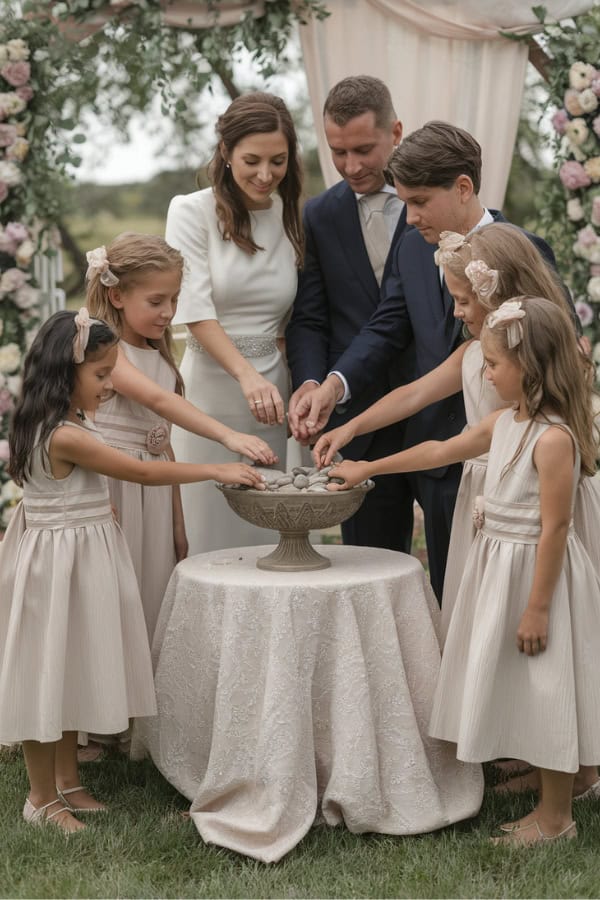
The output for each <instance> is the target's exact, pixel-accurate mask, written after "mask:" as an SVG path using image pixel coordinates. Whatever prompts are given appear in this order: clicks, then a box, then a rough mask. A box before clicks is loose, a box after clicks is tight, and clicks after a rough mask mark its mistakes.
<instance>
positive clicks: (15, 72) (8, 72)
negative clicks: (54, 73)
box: [0, 61, 31, 87]
mask: <svg viewBox="0 0 600 900" xmlns="http://www.w3.org/2000/svg"><path fill="white" fill-rule="evenodd" d="M0 75H2V77H3V78H4V80H5V81H8V83H9V84H10V86H11V87H21V86H22V85H24V84H27V82H28V81H29V76H30V75H31V66H30V65H29V63H28V62H22V61H21V62H9V63H6V65H5V66H2V68H1V69H0Z"/></svg>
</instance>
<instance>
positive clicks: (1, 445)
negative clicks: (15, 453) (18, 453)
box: [0, 441, 10, 462]
mask: <svg viewBox="0 0 600 900" xmlns="http://www.w3.org/2000/svg"><path fill="white" fill-rule="evenodd" d="M9 457H10V451H9V449H8V441H0V460H2V462H8V460H9Z"/></svg>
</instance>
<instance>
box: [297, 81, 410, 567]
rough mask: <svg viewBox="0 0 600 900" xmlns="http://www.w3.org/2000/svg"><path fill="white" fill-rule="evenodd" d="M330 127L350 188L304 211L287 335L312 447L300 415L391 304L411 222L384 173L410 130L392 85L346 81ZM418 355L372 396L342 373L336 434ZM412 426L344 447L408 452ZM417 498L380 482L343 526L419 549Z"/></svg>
mask: <svg viewBox="0 0 600 900" xmlns="http://www.w3.org/2000/svg"><path fill="white" fill-rule="evenodd" d="M323 112H324V128H325V133H326V136H327V141H328V143H329V146H330V148H331V156H332V159H333V162H334V165H335V167H336V168H337V170H338V172H339V173H340V175H341V176H342V178H343V181H342V182H340V183H339V184H336V185H335V186H334V187H332V188H330V189H329V190H327V191H325V192H324V193H323V194H320V195H319V196H318V197H315V198H313V199H311V200H309V201H308V202H307V203H306V205H305V208H304V228H305V237H306V255H305V262H304V267H303V269H302V270H301V272H300V277H299V286H298V293H297V296H296V300H295V303H294V309H293V314H292V318H291V320H290V323H289V325H288V328H287V331H286V350H287V359H288V364H289V366H290V371H291V374H292V384H293V388H294V394H293V395H292V398H291V400H290V405H289V422H290V427H291V429H292V431H293V433H294V436H295V437H296V438H297V439H298V440H300V441H301V442H303V443H308V440H309V438H310V434H309V430H308V426H307V424H306V422H305V421H304V420H300V419H299V418H298V417H297V416H296V408H297V406H298V403H299V402H301V401H302V398H304V399H306V398H307V397H309V396H310V395H311V394H312V392H313V391H315V390H316V389H317V388H318V387H319V385H320V384H321V383H322V382H323V381H324V380H325V379H326V378H327V376H328V375H329V374H330V373H332V372H333V371H335V370H336V363H337V360H338V359H339V358H340V357H341V356H342V355H343V354H344V352H345V351H346V350H347V348H348V347H349V346H350V345H351V343H352V341H353V339H354V338H355V337H356V336H357V335H358V333H359V332H360V330H361V328H362V327H363V325H365V324H366V323H367V322H368V321H369V319H370V318H371V316H372V315H373V313H374V312H375V310H376V309H377V307H378V304H379V303H380V300H381V287H382V286H383V285H384V284H385V282H386V279H387V277H388V275H389V271H390V263H391V258H392V253H393V250H394V249H395V248H396V247H397V246H398V243H399V241H400V238H401V236H402V234H403V232H404V229H405V225H406V217H405V214H404V209H403V204H402V202H401V201H400V200H399V199H398V196H397V194H396V192H395V190H394V188H393V187H392V186H391V185H390V184H387V183H386V180H385V177H384V168H385V166H386V163H387V161H388V158H389V156H390V154H391V152H392V150H393V148H394V147H395V146H396V145H397V144H398V143H399V141H400V138H401V137H402V125H401V123H400V122H399V121H398V119H397V116H396V113H395V111H394V108H393V104H392V99H391V96H390V93H389V91H388V89H387V87H386V86H385V85H384V84H383V82H382V81H380V80H379V79H378V78H372V77H370V76H366V75H365V76H356V77H350V78H344V79H343V81H341V82H339V83H338V84H336V85H335V86H334V87H333V88H332V90H331V91H330V92H329V95H328V97H327V100H326V101H325V107H324V111H323ZM409 358H410V349H408V350H403V352H402V353H401V354H396V358H395V359H393V360H392V359H390V360H389V361H388V362H387V363H386V364H384V365H383V366H382V367H381V368H380V370H379V371H378V374H377V377H376V378H375V379H373V380H371V381H370V383H369V384H368V385H366V386H365V388H364V389H360V390H357V389H353V390H352V396H351V397H350V396H349V391H348V389H347V385H346V384H345V383H344V378H343V375H341V374H337V375H335V374H333V375H331V377H332V378H333V379H334V380H336V381H337V384H338V386H339V388H340V393H339V396H340V399H341V400H343V403H344V407H343V410H342V408H341V407H340V408H338V410H337V411H334V413H333V415H332V417H331V427H334V426H335V425H339V424H341V423H342V422H345V421H347V420H348V419H350V418H352V417H353V416H356V415H358V413H360V412H362V410H364V409H366V408H367V407H368V406H370V405H371V404H372V403H374V402H375V401H376V400H378V399H379V398H380V397H382V396H383V395H384V394H386V393H387V392H388V391H390V390H392V389H393V388H395V387H398V385H400V384H401V383H403V382H404V381H407V380H409V372H410V365H408V360H409ZM404 430H405V426H404V425H403V424H400V425H392V426H390V427H388V428H385V429H382V430H381V431H378V432H376V433H375V434H369V435H363V436H361V437H359V438H357V439H356V440H355V441H352V443H351V444H349V445H348V447H346V448H344V454H345V455H346V456H347V458H350V459H376V458H378V457H380V456H382V455H387V454H389V453H394V452H396V451H397V450H399V449H401V447H402V445H403V436H404ZM412 527H413V494H412V489H411V487H410V483H409V480H408V478H407V477H406V476H405V475H386V476H383V477H382V478H380V479H377V484H376V486H375V488H374V489H373V490H372V491H371V492H370V493H369V494H368V495H367V497H366V498H365V501H364V503H363V505H362V507H361V509H360V510H359V511H358V513H356V514H355V515H354V516H352V518H351V519H349V520H348V521H347V522H344V523H343V524H342V536H343V540H344V543H346V544H358V545H363V546H372V547H385V548H388V549H391V550H402V551H405V552H410V546H411V539H412Z"/></svg>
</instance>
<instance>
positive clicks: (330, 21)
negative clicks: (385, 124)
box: [300, 0, 593, 208]
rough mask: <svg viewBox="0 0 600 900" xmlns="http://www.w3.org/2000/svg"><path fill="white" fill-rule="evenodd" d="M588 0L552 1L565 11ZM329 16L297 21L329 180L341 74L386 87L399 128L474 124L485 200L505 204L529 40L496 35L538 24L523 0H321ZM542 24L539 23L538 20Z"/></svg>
mask: <svg viewBox="0 0 600 900" xmlns="http://www.w3.org/2000/svg"><path fill="white" fill-rule="evenodd" d="M592 5H593V3H591V2H577V0H570V2H553V0H548V2H546V4H545V6H546V8H547V10H548V14H549V15H552V16H555V17H558V18H565V17H568V16H573V15H579V14H581V13H583V12H585V11H586V10H588V9H590V8H591V7H592ZM327 7H328V9H329V11H330V13H331V15H330V16H329V17H328V18H327V19H325V20H324V21H322V22H317V21H311V22H309V24H308V25H307V26H306V27H303V28H301V29H300V36H301V41H302V49H303V54H304V61H305V66H306V72H307V79H308V87H309V93H310V98H311V104H312V109H313V115H314V118H315V123H317V124H316V129H315V130H316V133H317V137H318V141H319V159H320V162H321V168H322V170H323V174H324V178H325V182H326V184H327V185H331V184H333V183H334V182H335V181H338V180H339V175H338V173H337V172H336V171H335V168H334V166H333V163H332V162H331V156H330V153H329V148H328V147H327V144H326V141H325V136H324V134H323V131H322V128H321V127H320V123H321V121H322V110H323V103H324V101H325V97H326V96H327V92H328V91H329V89H330V88H331V87H332V86H333V85H334V84H335V83H336V82H337V81H339V80H340V79H341V78H344V77H345V76H347V75H358V74H368V75H375V76H377V77H379V78H381V79H382V80H383V81H385V83H386V84H387V85H388V86H389V88H390V90H391V93H392V97H393V100H394V105H395V108H396V112H397V114H398V117H399V118H400V119H401V121H402V122H403V125H404V134H405V135H406V134H408V133H409V132H411V131H414V130H415V129H417V128H420V127H421V126H422V125H424V124H425V122H427V121H429V120H430V119H443V120H445V121H449V122H452V123H454V124H455V125H459V126H460V127H462V128H465V129H466V130H467V131H469V132H471V133H472V134H473V135H474V136H475V137H476V138H477V140H478V141H479V142H480V143H481V145H482V149H483V180H482V188H481V194H480V196H481V200H482V202H483V203H484V204H485V205H486V206H491V207H496V208H498V207H501V206H502V203H503V200H504V193H505V190H506V183H507V181H508V175H509V171H510V164H511V158H512V152H513V148H514V144H515V138H516V132H517V127H518V122H519V111H520V106H521V96H522V92H523V84H524V80H525V71H526V68H527V55H528V51H527V46H526V44H522V43H520V42H516V41H512V40H510V39H509V38H506V37H503V36H502V35H500V34H499V30H505V31H511V32H513V33H515V34H517V33H518V34H523V33H527V32H533V31H535V27H536V20H535V18H534V16H533V13H531V11H530V7H529V4H528V3H523V2H522V0H508V2H503V3H498V2H497V0H420V2H418V3H417V2H416V0H327ZM538 24H539V23H538Z"/></svg>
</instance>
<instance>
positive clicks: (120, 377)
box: [111, 348, 277, 466]
mask: <svg viewBox="0 0 600 900" xmlns="http://www.w3.org/2000/svg"><path fill="white" fill-rule="evenodd" d="M111 380H112V383H113V387H114V388H115V390H116V391H117V392H118V393H119V394H122V395H123V396H124V397H129V398H130V399H131V400H135V401H136V402H137V403H140V404H141V405H142V406H146V407H147V408H148V409H151V410H153V411H154V412H155V413H156V414H157V416H160V417H161V418H163V419H166V420H167V421H168V422H173V423H174V424H175V425H179V426H180V427H181V428H185V429H186V430H187V431H191V432H192V433H193V434H199V435H200V436H201V437H205V438H209V439H210V440H212V441H218V442H219V443H220V444H223V446H224V447H227V449H228V450H231V452H232V453H240V454H242V455H244V456H248V457H249V458H250V459H253V460H256V461H257V462H261V463H263V464H264V465H267V466H268V465H271V464H272V463H274V462H277V457H276V456H275V454H274V453H273V451H272V450H271V448H270V447H269V445H268V444H266V443H265V442H264V441H263V440H261V439H260V438H259V437H255V436H254V435H250V434H243V433H242V432H239V431H233V429H232V428H228V427H227V426H226V425H223V424H222V423H221V422H218V421H217V420H216V419H213V418H212V416H207V415H206V413H203V412H201V411H200V410H199V409H198V408H197V407H196V406H194V405H193V403H190V402H189V400H186V399H185V397H181V396H180V395H179V394H176V393H174V392H173V391H166V390H165V389H164V388H161V387H160V386H159V385H158V384H156V382H154V381H152V379H151V378H148V376H147V375H144V373H143V372H140V370H139V369H138V368H136V366H134V365H133V363H131V362H129V360H128V359H127V357H126V356H125V354H124V353H123V351H122V349H121V348H119V355H118V358H117V364H116V366H115V368H114V369H113V373H112V376H111Z"/></svg>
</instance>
